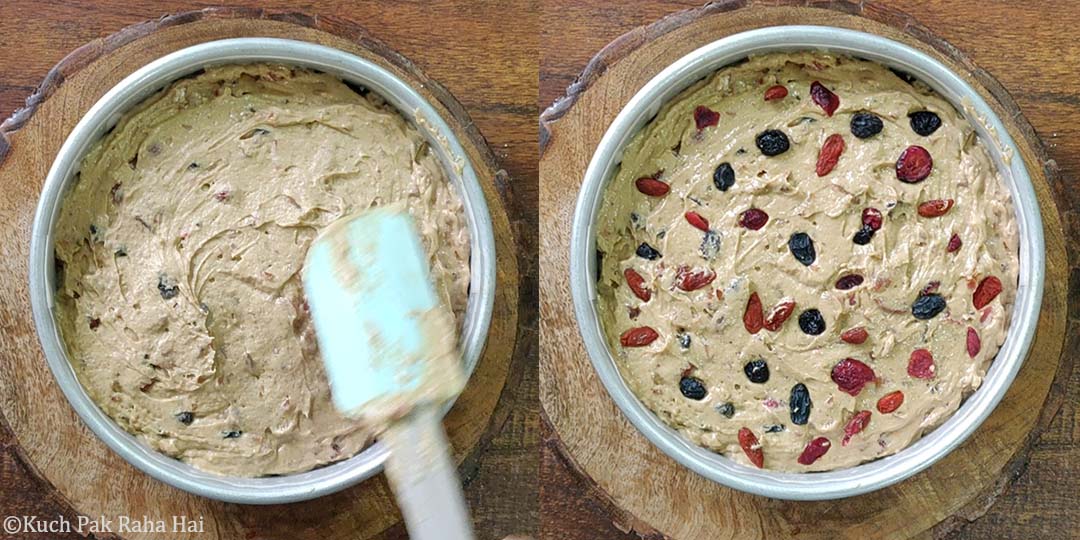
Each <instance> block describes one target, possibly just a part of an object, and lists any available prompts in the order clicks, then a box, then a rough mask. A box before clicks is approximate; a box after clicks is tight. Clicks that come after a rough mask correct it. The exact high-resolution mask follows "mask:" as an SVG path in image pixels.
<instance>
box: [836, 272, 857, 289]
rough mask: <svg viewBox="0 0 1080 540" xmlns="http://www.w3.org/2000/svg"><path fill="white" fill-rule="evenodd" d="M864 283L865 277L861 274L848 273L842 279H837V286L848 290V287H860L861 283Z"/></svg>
mask: <svg viewBox="0 0 1080 540" xmlns="http://www.w3.org/2000/svg"><path fill="white" fill-rule="evenodd" d="M862 283H863V277H862V276H860V275H859V274H847V275H846V276H841V277H840V279H838V280H836V288H837V289H840V290H841V291H846V290H848V289H852V288H855V287H858V286H859V285H862Z"/></svg>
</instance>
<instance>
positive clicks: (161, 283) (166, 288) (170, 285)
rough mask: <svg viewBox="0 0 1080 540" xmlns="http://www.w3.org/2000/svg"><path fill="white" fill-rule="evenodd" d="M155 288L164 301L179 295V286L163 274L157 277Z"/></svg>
mask: <svg viewBox="0 0 1080 540" xmlns="http://www.w3.org/2000/svg"><path fill="white" fill-rule="evenodd" d="M157 288H158V292H160V293H161V297H162V298H164V299H166V300H170V299H172V298H175V297H176V295H177V294H179V293H180V286H179V285H177V284H176V282H175V281H173V279H172V278H170V277H169V276H167V275H165V274H160V275H159V276H158V283H157Z"/></svg>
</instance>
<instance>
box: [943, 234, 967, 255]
mask: <svg viewBox="0 0 1080 540" xmlns="http://www.w3.org/2000/svg"><path fill="white" fill-rule="evenodd" d="M962 245H964V242H963V240H960V235H958V234H956V233H953V235H952V236H951V237H949V247H947V248H945V251H947V252H949V253H952V252H954V251H956V250H958V249H960V246H962Z"/></svg>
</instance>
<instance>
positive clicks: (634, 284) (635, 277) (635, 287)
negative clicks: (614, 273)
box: [623, 268, 652, 302]
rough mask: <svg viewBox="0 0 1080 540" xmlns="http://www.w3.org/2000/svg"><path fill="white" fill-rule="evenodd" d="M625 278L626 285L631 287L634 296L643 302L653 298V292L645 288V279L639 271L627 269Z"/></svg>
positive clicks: (624, 271) (624, 273) (624, 274)
mask: <svg viewBox="0 0 1080 540" xmlns="http://www.w3.org/2000/svg"><path fill="white" fill-rule="evenodd" d="M623 277H625V278H626V284H627V285H629V286H630V291H631V292H633V293H634V296H636V297H638V298H640V299H641V300H642V301H643V302H648V301H649V299H650V298H652V292H651V291H649V289H646V288H645V278H643V277H641V274H639V273H637V270H634V269H633V268H627V269H626V270H623Z"/></svg>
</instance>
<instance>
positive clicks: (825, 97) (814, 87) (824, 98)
mask: <svg viewBox="0 0 1080 540" xmlns="http://www.w3.org/2000/svg"><path fill="white" fill-rule="evenodd" d="M810 99H812V100H814V103H817V104H818V106H819V107H821V108H822V109H824V110H825V114H827V115H829V116H832V115H833V113H834V112H836V109H837V108H838V107H840V96H838V95H836V94H834V93H833V92H832V90H829V89H828V88H825V85H823V84H821V83H820V82H818V81H814V82H812V83H810Z"/></svg>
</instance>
